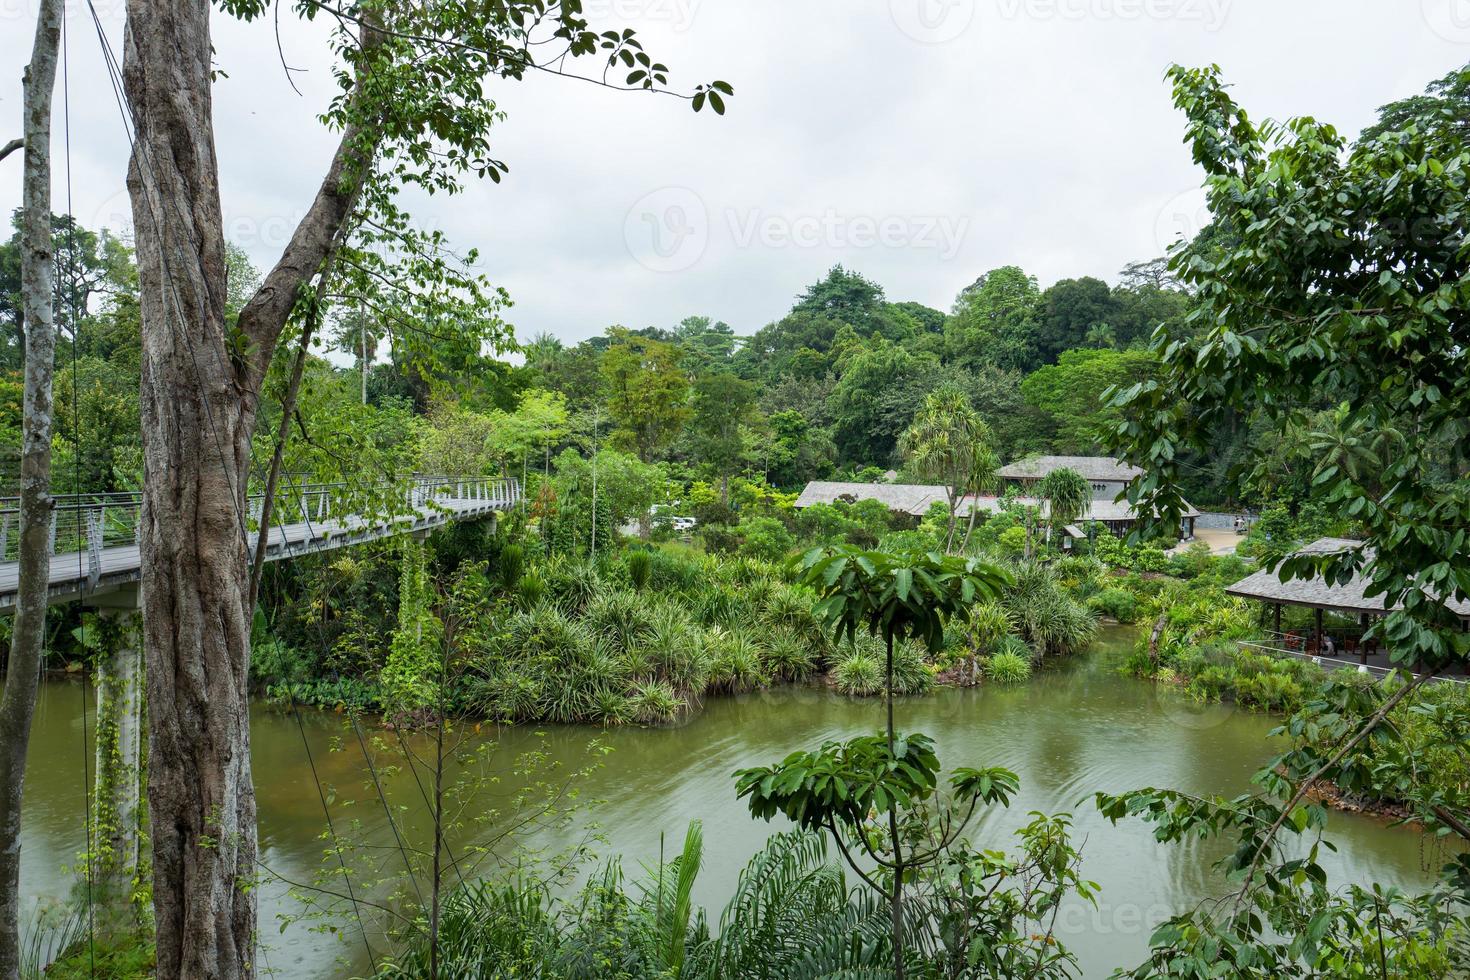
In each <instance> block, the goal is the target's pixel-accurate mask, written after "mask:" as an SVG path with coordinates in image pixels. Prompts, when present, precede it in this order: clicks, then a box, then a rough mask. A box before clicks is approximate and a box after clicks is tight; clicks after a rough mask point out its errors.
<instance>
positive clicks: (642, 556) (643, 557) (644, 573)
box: [627, 551, 653, 592]
mask: <svg viewBox="0 0 1470 980" xmlns="http://www.w3.org/2000/svg"><path fill="white" fill-rule="evenodd" d="M627 569H628V582H629V583H630V584H631V585H632V586H633V591H634V592H642V591H643V590H644V589H646V588H648V580H649V578H650V577H651V576H652V575H653V556H652V555H650V554H649V553H648V552H646V551H630V552H628V560H627Z"/></svg>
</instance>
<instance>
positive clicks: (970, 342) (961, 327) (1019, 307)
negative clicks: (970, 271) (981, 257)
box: [944, 265, 1041, 370]
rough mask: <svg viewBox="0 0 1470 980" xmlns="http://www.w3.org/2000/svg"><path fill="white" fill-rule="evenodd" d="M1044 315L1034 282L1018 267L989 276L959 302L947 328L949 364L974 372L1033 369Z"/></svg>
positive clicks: (1011, 267) (945, 333)
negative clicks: (1039, 320) (1037, 333)
mask: <svg viewBox="0 0 1470 980" xmlns="http://www.w3.org/2000/svg"><path fill="white" fill-rule="evenodd" d="M1040 310H1041V291H1040V289H1038V287H1037V285H1036V279H1035V277H1034V276H1028V275H1026V273H1025V272H1023V271H1022V270H1021V269H1020V268H1019V267H1017V266H1014V265H1007V266H1002V267H1001V268H999V269H992V270H990V271H989V272H987V273H985V275H983V276H981V277H980V278H979V279H977V280H975V282H974V283H972V284H971V285H970V286H968V287H966V288H965V290H964V291H963V292H961V293H960V295H959V297H958V298H957V299H956V300H955V304H954V310H953V312H952V313H951V315H950V317H949V320H948V321H947V322H946V323H945V326H944V349H945V357H946V359H947V360H948V361H950V362H951V363H954V364H959V365H962V366H965V367H971V368H980V367H983V366H991V365H993V366H996V367H1000V368H1007V369H1013V370H1014V369H1027V368H1029V367H1030V366H1031V364H1032V362H1033V359H1034V357H1035V352H1034V349H1033V348H1034V334H1035V331H1036V321H1037V317H1038V315H1039V314H1040Z"/></svg>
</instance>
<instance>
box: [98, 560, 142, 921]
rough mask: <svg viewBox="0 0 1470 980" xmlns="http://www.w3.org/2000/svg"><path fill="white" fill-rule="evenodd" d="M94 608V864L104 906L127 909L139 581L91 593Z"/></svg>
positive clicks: (138, 711) (134, 844)
mask: <svg viewBox="0 0 1470 980" xmlns="http://www.w3.org/2000/svg"><path fill="white" fill-rule="evenodd" d="M88 604H89V605H90V606H92V607H93V609H94V611H95V612H96V615H97V629H98V630H99V632H100V634H101V635H100V636H99V637H98V641H99V642H98V646H97V650H98V651H99V652H98V657H97V736H96V738H97V750H96V751H97V770H96V771H97V782H96V788H95V797H94V804H93V806H94V811H95V827H96V832H95V837H94V841H95V843H94V847H95V852H94V854H93V855H92V861H91V866H92V869H93V874H94V876H95V882H96V884H97V885H98V886H99V888H100V891H101V892H102V900H103V901H102V905H103V907H106V908H109V909H111V910H113V911H115V912H116V913H118V914H119V915H125V914H127V912H128V911H129V909H130V907H129V899H130V896H131V895H132V893H133V890H134V889H133V879H134V878H135V876H136V875H137V873H138V857H139V855H138V828H139V824H140V816H141V812H142V793H141V783H142V778H141V777H142V772H141V759H142V744H143V703H144V690H145V677H144V673H143V613H142V612H141V610H140V606H139V590H138V587H137V586H136V585H133V586H129V587H127V588H125V589H123V590H120V591H118V592H112V593H107V594H104V595H100V596H96V597H92V598H90V599H89V600H88Z"/></svg>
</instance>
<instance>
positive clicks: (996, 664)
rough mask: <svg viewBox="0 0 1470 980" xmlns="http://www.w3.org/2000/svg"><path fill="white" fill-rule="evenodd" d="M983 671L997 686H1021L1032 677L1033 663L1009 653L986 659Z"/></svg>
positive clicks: (997, 654) (1018, 655)
mask: <svg viewBox="0 0 1470 980" xmlns="http://www.w3.org/2000/svg"><path fill="white" fill-rule="evenodd" d="M981 669H982V670H983V671H984V673H985V676H986V677H987V678H989V679H990V680H991V681H994V682H995V683H997V684H1021V683H1024V682H1025V681H1027V680H1029V679H1030V677H1031V661H1030V660H1029V659H1028V658H1026V657H1023V656H1021V655H1020V654H1018V653H1012V652H1009V651H1007V652H1004V653H996V654H992V655H991V656H989V657H986V658H985V661H984V665H983V667H982V668H981Z"/></svg>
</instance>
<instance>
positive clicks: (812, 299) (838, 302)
mask: <svg viewBox="0 0 1470 980" xmlns="http://www.w3.org/2000/svg"><path fill="white" fill-rule="evenodd" d="M887 305H888V304H887V301H886V300H885V299H884V298H883V287H882V286H880V285H878V284H877V283H875V282H873V281H872V280H871V279H868V278H866V277H864V276H863V275H862V274H861V273H858V272H852V271H849V270H847V269H844V268H843V267H842V266H840V265H834V266H833V267H832V268H831V270H829V271H828V273H827V275H826V277H825V278H823V279H822V280H821V281H820V282H817V283H814V284H812V285H811V286H808V287H807V289H806V291H805V292H803V293H802V294H801V296H800V297H799V298H798V299H797V301H796V305H795V306H793V307H792V308H791V312H792V313H793V314H802V313H807V314H818V315H820V316H824V317H827V318H829V319H831V320H835V321H837V322H838V323H846V324H849V325H850V326H852V327H854V328H856V329H857V330H858V331H859V332H861V333H863V334H867V333H868V332H869V331H870V330H873V329H879V328H880V326H881V325H882V324H883V323H884V322H885V317H884V313H885V311H884V307H886V306H887ZM880 332H881V330H880ZM890 339H897V338H890Z"/></svg>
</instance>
